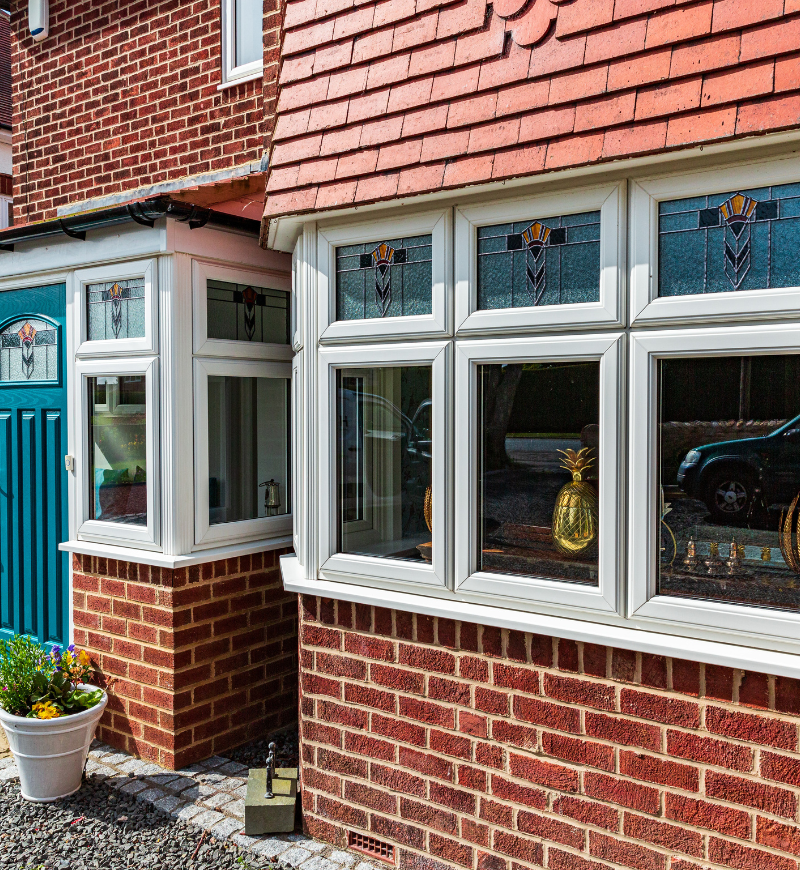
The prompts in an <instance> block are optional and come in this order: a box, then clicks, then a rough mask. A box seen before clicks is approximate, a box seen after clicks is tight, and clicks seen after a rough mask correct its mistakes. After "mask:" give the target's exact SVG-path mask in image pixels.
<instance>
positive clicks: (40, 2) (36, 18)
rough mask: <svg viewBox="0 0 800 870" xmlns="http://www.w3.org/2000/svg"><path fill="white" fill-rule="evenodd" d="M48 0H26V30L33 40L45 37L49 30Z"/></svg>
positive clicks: (36, 40)
mask: <svg viewBox="0 0 800 870" xmlns="http://www.w3.org/2000/svg"><path fill="white" fill-rule="evenodd" d="M49 6H50V3H49V0H28V30H30V32H31V36H32V37H33V39H34V41H35V42H41V41H42V40H43V39H47V34H48V33H49V32H50V9H49Z"/></svg>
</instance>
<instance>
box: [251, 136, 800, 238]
mask: <svg viewBox="0 0 800 870" xmlns="http://www.w3.org/2000/svg"><path fill="white" fill-rule="evenodd" d="M799 143H800V130H790V131H788V132H785V133H769V134H767V135H766V136H748V137H745V138H742V139H736V140H734V141H733V142H718V143H716V144H712V145H703V144H697V145H693V146H691V147H689V148H684V149H681V150H679V151H661V152H659V153H657V154H648V155H646V156H644V157H628V158H621V159H619V160H612V161H609V162H603V163H594V164H590V165H588V166H578V167H575V168H573V169H563V170H551V171H542V172H539V173H538V174H535V175H525V176H519V177H517V178H509V179H505V180H503V181H492V182H486V183H484V184H473V185H470V186H467V187H463V188H455V189H453V188H449V189H447V190H436V191H433V192H431V193H421V194H416V195H414V196H407V197H402V198H398V199H389V200H382V201H381V202H373V203H369V204H365V205H355V206H350V207H346V208H338V209H331V210H330V211H324V212H309V213H307V214H298V215H280V216H279V217H274V218H271V219H270V225H269V236H268V245H269V247H270V248H273V249H274V250H277V251H287V252H289V253H291V251H292V250H293V249H294V245H295V242H296V241H297V238H298V236H299V235H300V233H301V232H302V230H303V224H304V223H307V222H308V221H323V220H328V219H329V218H330V219H341V218H343V217H352V216H353V215H355V214H370V213H372V212H377V211H385V210H387V209H398V208H406V209H408V208H419V207H422V206H425V205H428V206H430V205H432V204H434V203H435V204H436V205H437V206H439V207H442V206H446V205H455V204H457V203H462V202H463V201H464V199H465V197H482V198H485V197H487V196H489V195H492V196H495V197H496V196H498V195H502V193H503V191H509V193H510V194H513V193H514V191H515V190H517V189H518V188H522V187H528V188H534V187H537V188H538V187H541V186H543V185H554V186H563V185H566V184H570V183H573V184H574V183H578V184H589V183H595V182H597V181H599V179H600V178H601V177H602V178H607V179H608V180H609V181H613V180H616V179H621V178H626V177H628V176H630V175H633V174H637V175H640V174H642V173H643V172H647V171H648V170H650V171H652V170H655V171H656V172H661V171H664V172H671V171H672V172H677V171H680V169H681V167H682V166H683V165H685V164H686V163H687V162H692V161H694V162H695V163H696V164H697V165H698V166H701V165H703V164H705V165H708V164H709V163H713V162H714V161H717V162H718V161H720V160H743V159H748V158H753V157H755V156H756V154H757V156H758V157H759V159H766V158H767V157H768V156H770V154H771V152H772V151H774V152H775V153H779V152H780V151H784V152H786V151H788V150H791V148H792V146H795V147H796V146H797V145H798V144H799ZM748 152H753V153H750V154H748ZM516 195H519V192H517V194H516Z"/></svg>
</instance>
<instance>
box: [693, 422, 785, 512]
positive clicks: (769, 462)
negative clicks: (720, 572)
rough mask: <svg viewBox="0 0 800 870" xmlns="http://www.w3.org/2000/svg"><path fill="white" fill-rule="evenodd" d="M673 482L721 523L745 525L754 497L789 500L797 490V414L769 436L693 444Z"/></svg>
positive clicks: (780, 501)
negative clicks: (695, 445) (700, 503)
mask: <svg viewBox="0 0 800 870" xmlns="http://www.w3.org/2000/svg"><path fill="white" fill-rule="evenodd" d="M678 486H679V487H680V488H681V489H682V490H683V491H684V492H685V493H686V494H687V495H689V496H691V497H692V498H696V499H698V500H699V501H702V502H705V505H706V507H707V508H708V510H709V513H710V514H711V517H712V519H713V521H714V522H716V523H722V524H725V525H743V524H745V523H746V522H747V521H748V519H750V518H751V515H752V512H753V510H754V507H755V501H756V498H757V496H760V497H759V501H760V502H762V503H763V505H765V506H767V507H769V506H771V505H775V504H780V505H783V504H788V503H789V502H790V501H791V500H792V499H793V498H794V497H795V496H796V495H797V493H798V490H800V416H797V417H795V418H794V419H793V420H790V421H789V422H788V423H785V424H784V425H783V426H781V427H780V428H778V429H776V430H775V431H774V432H771V433H770V434H769V435H764V436H762V437H758V438H741V439H739V440H737V441H720V442H719V443H717V444H704V445H702V446H700V447H695V448H693V449H692V450H690V451H689V452H688V453H687V454H686V456H685V458H684V460H683V462H682V463H681V465H680V468H679V469H678Z"/></svg>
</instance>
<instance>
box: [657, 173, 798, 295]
mask: <svg viewBox="0 0 800 870" xmlns="http://www.w3.org/2000/svg"><path fill="white" fill-rule="evenodd" d="M658 211H659V215H658V294H659V296H691V295H695V294H697V293H723V292H732V291H736V290H758V289H768V288H771V287H796V286H798V285H800V262H799V261H798V259H797V255H796V250H797V244H798V241H800V184H783V185H779V186H775V187H760V188H754V189H752V190H750V189H748V190H739V191H735V192H733V193H721V194H717V195H715V196H694V197H689V198H687V199H678V200H670V201H669V202H662V203H659V207H658Z"/></svg>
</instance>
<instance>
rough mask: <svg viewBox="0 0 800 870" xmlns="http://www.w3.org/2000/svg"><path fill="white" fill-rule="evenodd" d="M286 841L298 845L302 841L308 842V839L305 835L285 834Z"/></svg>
mask: <svg viewBox="0 0 800 870" xmlns="http://www.w3.org/2000/svg"><path fill="white" fill-rule="evenodd" d="M286 839H287V840H289V841H290V842H291V843H300V842H302V841H303V840H308V839H309V838H308V837H307V836H306V835H305V834H286Z"/></svg>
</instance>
